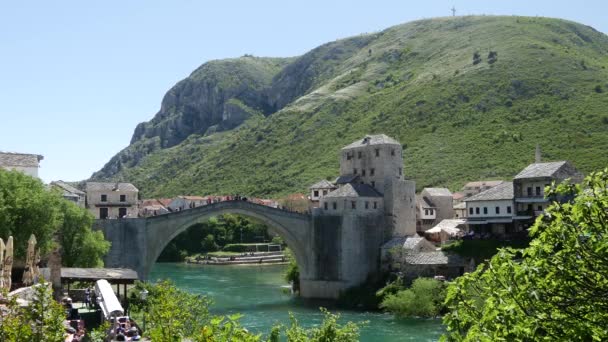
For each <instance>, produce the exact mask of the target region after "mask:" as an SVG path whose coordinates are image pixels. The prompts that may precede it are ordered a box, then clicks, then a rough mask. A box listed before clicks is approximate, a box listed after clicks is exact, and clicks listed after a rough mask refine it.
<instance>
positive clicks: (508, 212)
mask: <svg viewBox="0 0 608 342" xmlns="http://www.w3.org/2000/svg"><path fill="white" fill-rule="evenodd" d="M510 213H511V206H508V207H507V214H510Z"/></svg>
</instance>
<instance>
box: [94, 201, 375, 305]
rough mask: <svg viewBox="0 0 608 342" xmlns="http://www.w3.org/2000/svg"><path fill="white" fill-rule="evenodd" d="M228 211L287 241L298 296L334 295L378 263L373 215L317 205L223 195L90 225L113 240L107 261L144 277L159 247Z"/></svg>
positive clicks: (107, 264) (107, 263)
mask: <svg viewBox="0 0 608 342" xmlns="http://www.w3.org/2000/svg"><path fill="white" fill-rule="evenodd" d="M228 213H231V214H241V215H244V216H249V217H252V218H256V219H258V220H260V221H262V222H264V223H265V224H266V225H267V226H268V227H269V231H270V232H271V233H276V234H278V235H279V236H280V237H281V238H282V239H283V241H285V242H286V243H287V245H288V246H289V247H290V248H291V250H292V251H293V253H294V255H295V258H296V261H297V263H298V267H299V269H300V294H301V296H302V297H305V298H336V297H337V296H338V295H339V293H340V291H342V290H344V289H346V288H348V287H351V286H355V285H357V284H360V283H361V282H363V281H365V279H366V277H367V276H368V275H369V274H371V273H374V272H375V271H376V270H377V269H378V266H379V247H380V245H381V244H382V242H383V232H382V229H380V228H379V227H378V221H377V220H371V221H370V220H369V219H368V220H363V221H361V219H362V218H357V217H355V216H353V217H348V216H328V215H319V214H318V212H315V211H313V213H312V214H310V215H308V214H301V213H295V212H290V211H286V210H282V209H277V208H272V207H268V206H264V205H260V204H255V203H251V202H247V201H224V202H219V203H213V204H208V205H204V206H200V207H196V208H192V209H186V210H182V211H178V212H173V213H169V214H164V215H158V216H153V217H148V218H133V219H118V220H97V221H96V222H95V225H94V228H95V229H97V230H100V231H102V232H103V233H104V236H105V238H106V239H107V240H108V241H110V242H111V243H112V247H111V249H110V251H109V253H108V254H107V255H106V257H105V260H104V261H105V265H106V267H128V268H132V269H134V270H136V271H137V273H138V275H139V277H140V278H141V279H147V277H148V274H149V272H150V270H151V268H152V265H153V264H154V263H155V262H156V259H157V258H158V257H159V255H160V253H161V252H162V251H163V249H164V248H165V247H166V246H167V244H168V243H169V242H170V241H171V240H173V239H174V238H175V237H176V236H177V235H179V234H180V233H182V232H184V231H185V230H186V229H188V228H189V227H191V226H192V225H194V224H196V223H201V222H204V221H206V220H208V219H209V218H211V217H213V216H217V215H221V214H228ZM217 267H222V266H217Z"/></svg>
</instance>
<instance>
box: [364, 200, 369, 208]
mask: <svg viewBox="0 0 608 342" xmlns="http://www.w3.org/2000/svg"><path fill="white" fill-rule="evenodd" d="M365 209H369V202H368V201H365Z"/></svg>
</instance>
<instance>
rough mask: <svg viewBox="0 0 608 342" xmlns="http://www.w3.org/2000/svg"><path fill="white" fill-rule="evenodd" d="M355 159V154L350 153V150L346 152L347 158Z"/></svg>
mask: <svg viewBox="0 0 608 342" xmlns="http://www.w3.org/2000/svg"><path fill="white" fill-rule="evenodd" d="M351 159H353V155H352V154H350V152H346V160H351Z"/></svg>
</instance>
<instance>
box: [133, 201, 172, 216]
mask: <svg viewBox="0 0 608 342" xmlns="http://www.w3.org/2000/svg"><path fill="white" fill-rule="evenodd" d="M169 203H171V199H168V198H160V199H156V198H152V199H145V200H141V201H139V208H138V210H139V217H150V216H157V215H164V214H168V213H170V212H171V211H170V210H169V209H167V206H168V205H169Z"/></svg>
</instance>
